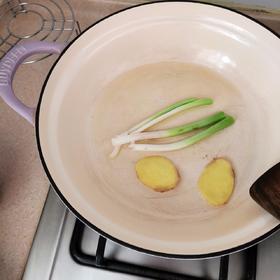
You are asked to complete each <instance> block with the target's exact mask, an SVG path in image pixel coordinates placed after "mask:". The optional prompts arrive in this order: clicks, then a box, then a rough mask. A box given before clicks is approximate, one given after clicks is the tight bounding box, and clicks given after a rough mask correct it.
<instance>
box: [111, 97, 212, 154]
mask: <svg viewBox="0 0 280 280" xmlns="http://www.w3.org/2000/svg"><path fill="white" fill-rule="evenodd" d="M212 103H213V100H212V99H211V98H201V99H197V98H187V99H184V100H181V101H178V102H176V103H174V104H172V105H170V106H168V107H166V108H164V109H162V110H160V111H159V112H157V113H155V114H153V115H152V116H150V117H148V118H147V119H145V120H143V121H142V122H140V123H139V124H137V125H135V126H133V127H132V128H130V129H129V130H128V131H126V132H124V133H122V134H120V135H117V136H116V137H114V138H113V139H112V144H113V146H114V150H113V152H112V153H111V155H110V157H112V158H113V157H115V156H117V154H118V153H119V151H120V148H121V145H119V144H114V142H115V139H116V138H118V137H123V136H126V135H129V134H132V133H138V132H142V131H144V130H146V129H147V128H149V127H151V126H153V125H155V124H157V123H159V122H161V121H163V120H165V119H167V118H168V117H171V116H173V115H175V114H177V113H179V112H182V111H183V110H187V109H191V108H194V107H198V106H203V105H210V104H212Z"/></svg>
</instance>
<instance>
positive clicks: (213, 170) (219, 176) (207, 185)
mask: <svg viewBox="0 0 280 280" xmlns="http://www.w3.org/2000/svg"><path fill="white" fill-rule="evenodd" d="M234 181H235V176H234V171H233V168H232V165H231V163H230V161H229V160H227V159H224V158H217V159H214V160H213V161H211V162H210V163H209V164H208V165H207V166H206V167H205V169H204V170H203V172H202V174H201V176H200V178H199V180H198V186H199V190H200V193H201V195H202V197H203V198H204V199H205V200H206V201H207V202H208V203H209V204H210V205H213V206H220V205H223V204H225V203H227V202H228V200H229V199H230V197H231V195H232V192H233V189H234Z"/></svg>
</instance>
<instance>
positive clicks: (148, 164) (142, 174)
mask: <svg viewBox="0 0 280 280" xmlns="http://www.w3.org/2000/svg"><path fill="white" fill-rule="evenodd" d="M135 169H136V173H137V177H138V179H139V180H140V181H141V182H142V183H143V184H144V185H145V186H147V187H149V188H151V189H152V190H154V191H157V192H166V191H169V190H171V189H173V188H175V187H176V186H177V184H178V182H179V180H180V176H179V173H178V171H177V169H176V167H175V165H174V164H173V162H172V161H171V160H169V159H168V158H166V157H163V156H148V157H144V158H142V159H140V160H138V161H137V163H136V166H135Z"/></svg>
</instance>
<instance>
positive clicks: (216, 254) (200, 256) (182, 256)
mask: <svg viewBox="0 0 280 280" xmlns="http://www.w3.org/2000/svg"><path fill="white" fill-rule="evenodd" d="M163 2H180V3H181V2H186V3H194V4H203V5H208V6H215V7H219V8H223V9H226V10H229V11H231V12H234V13H237V14H239V15H242V16H244V17H246V18H248V19H250V20H252V21H254V22H255V23H257V24H259V25H261V26H262V27H264V28H265V29H267V30H268V31H269V32H271V33H273V34H274V35H275V36H276V37H277V38H278V39H280V36H279V35H278V34H277V33H276V32H274V31H273V30H271V29H270V28H269V27H267V26H265V25H264V24H262V23H260V22H259V21H257V20H256V19H254V18H252V17H250V16H248V15H245V14H243V13H241V12H239V11H235V10H233V9H231V8H228V7H223V6H221V5H217V4H212V3H205V2H200V1H184V0H183V1H170V0H163V1H154V2H150V3H142V4H138V5H135V6H132V7H128V8H125V9H122V10H120V11H117V12H115V13H113V14H110V15H108V16H106V17H104V18H102V19H100V20H98V21H97V22H95V23H93V24H92V25H90V26H89V27H88V28H86V29H85V30H84V31H83V32H81V34H79V35H78V36H77V37H76V38H75V39H74V40H73V41H72V42H71V43H69V44H68V45H67V46H66V48H65V49H64V50H63V51H62V53H61V54H60V55H59V57H58V59H57V60H56V62H55V63H54V64H53V66H52V67H51V69H50V71H49V73H48V75H47V78H46V80H45V82H44V84H43V87H42V89H41V93H40V96H39V101H38V106H37V110H36V115H35V131H36V141H37V148H38V151H39V156H40V159H41V162H42V165H43V168H44V170H45V173H46V174H47V177H48V179H49V181H50V183H51V185H52V187H53V189H54V190H55V192H56V193H57V195H58V196H59V198H60V199H61V200H62V201H63V203H64V204H65V205H66V207H67V208H68V209H69V210H70V211H71V212H72V213H73V214H74V215H75V216H76V217H77V218H78V219H79V220H81V221H82V222H83V223H84V224H86V225H87V226H88V227H89V228H91V229H93V230H95V231H96V232H98V233H99V234H100V235H102V236H104V237H106V238H108V239H111V240H112V241H114V242H116V243H119V244H121V245H123V246H126V247H128V248H131V249H134V250H136V251H139V252H142V253H147V254H150V255H155V256H159V257H164V258H173V259H204V258H213V257H219V256H223V255H228V254H231V253H234V252H237V251H241V250H244V249H246V248H249V247H251V246H254V245H256V244H257V243H259V242H261V241H263V240H265V239H266V238H268V237H269V236H271V235H272V234H274V233H276V232H277V231H278V230H279V229H280V224H279V225H277V226H276V227H274V228H273V229H271V230H270V231H268V232H267V233H265V234H263V235H262V236H260V237H258V238H256V239H254V240H252V241H250V242H246V243H244V244H241V245H239V246H236V247H232V248H229V249H226V250H221V251H217V252H211V253H205V254H172V253H163V252H158V251H153V250H149V249H145V248H141V247H137V246H135V245H132V244H130V243H128V242H125V241H123V240H120V239H118V238H115V237H113V236H112V235H110V234H108V233H106V232H104V231H103V230H101V229H100V228H98V227H96V226H95V225H94V224H92V223H91V222H90V221H88V220H87V219H86V218H85V217H83V216H82V215H81V214H80V213H79V212H78V211H77V210H76V209H74V207H72V206H71V204H70V203H69V202H68V201H67V199H66V198H65V197H64V196H63V194H62V193H61V192H60V190H59V187H58V186H57V184H56V183H55V181H54V180H53V178H52V176H51V174H50V172H49V169H48V167H47V164H46V162H45V159H44V156H43V152H42V148H41V143H40V133H39V131H40V127H39V119H40V108H41V103H42V98H43V94H44V91H45V87H46V85H47V82H48V80H49V78H50V75H51V73H52V71H53V69H54V68H55V66H56V64H57V63H58V62H59V60H60V58H61V57H62V56H63V55H64V53H65V52H66V51H67V50H68V48H69V47H70V46H71V45H72V44H73V43H74V42H75V41H76V40H77V39H79V38H80V36H82V35H83V34H84V33H85V32H87V31H88V30H89V29H91V28H92V27H94V26H95V25H97V24H98V23H100V22H101V21H104V20H106V19H107V18H109V17H112V16H114V15H116V14H119V13H121V12H123V11H126V10H130V9H134V8H136V7H139V6H144V5H153V4H157V3H163Z"/></svg>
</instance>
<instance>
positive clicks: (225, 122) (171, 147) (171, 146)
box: [129, 115, 234, 152]
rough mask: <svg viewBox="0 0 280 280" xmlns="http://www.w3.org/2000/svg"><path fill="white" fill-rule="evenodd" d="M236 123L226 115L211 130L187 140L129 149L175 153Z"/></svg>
mask: <svg viewBox="0 0 280 280" xmlns="http://www.w3.org/2000/svg"><path fill="white" fill-rule="evenodd" d="M233 123H234V118H233V117H231V116H228V115H226V117H225V118H224V119H222V120H221V121H219V122H217V123H216V124H214V125H212V126H210V127H209V128H207V129H205V130H203V131H201V132H199V133H197V134H195V135H193V136H191V137H188V138H185V139H183V140H180V141H177V142H173V143H168V144H134V143H132V144H130V145H129V148H132V149H133V150H134V151H153V152H155V151H156V152H164V151H175V150H179V149H183V148H186V147H188V146H191V145H193V144H195V143H197V142H199V141H201V140H203V139H205V138H207V137H209V136H211V135H213V134H215V133H217V132H218V131H220V130H223V129H224V128H226V127H228V126H230V125H232V124H233Z"/></svg>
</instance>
